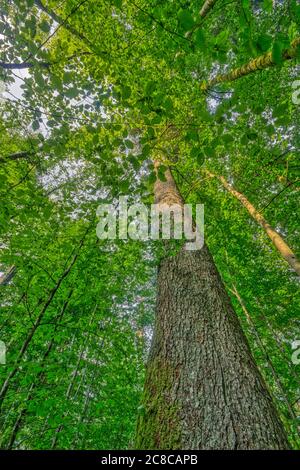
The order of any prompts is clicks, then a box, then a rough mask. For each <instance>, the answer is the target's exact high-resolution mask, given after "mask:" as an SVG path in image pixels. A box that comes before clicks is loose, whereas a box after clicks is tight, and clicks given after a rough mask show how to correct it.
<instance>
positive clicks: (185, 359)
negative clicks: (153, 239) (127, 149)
mask: <svg viewBox="0 0 300 470" xmlns="http://www.w3.org/2000/svg"><path fill="white" fill-rule="evenodd" d="M166 178H167V181H166V183H163V182H161V181H159V182H157V183H156V185H155V192H156V201H158V202H159V201H161V200H164V202H166V200H168V194H169V195H170V196H172V198H174V197H176V198H177V201H178V203H179V202H180V201H181V200H182V198H181V196H180V194H179V192H178V190H177V188H176V185H175V183H174V180H173V179H172V175H171V173H170V172H169V171H168V172H167V173H166ZM164 185H165V188H166V192H164V190H163V189H164ZM136 448H138V449H183V450H184V449H194V450H196V449H287V448H289V444H288V441H287V438H286V434H285V431H284V428H283V425H282V423H281V421H280V419H279V417H278V414H277V411H276V409H275V406H274V404H273V402H272V399H271V396H270V394H269V392H268V389H267V387H266V385H265V383H264V381H263V379H262V377H261V375H260V373H259V371H258V369H257V366H256V364H255V362H254V360H253V358H252V355H251V352H250V348H249V346H248V343H247V340H246V337H245V336H244V334H243V331H242V329H241V326H240V324H239V321H238V319H237V316H236V314H235V312H234V310H233V308H232V306H231V303H230V300H229V297H228V295H227V293H226V291H225V288H224V286H223V284H222V281H221V278H220V276H219V274H218V272H217V269H216V267H215V265H214V261H213V259H212V257H211V255H210V253H209V251H208V248H207V247H206V245H204V247H203V248H202V249H201V250H199V251H187V250H185V249H184V248H183V249H182V250H181V251H180V252H179V253H178V254H177V255H175V256H172V257H169V258H165V259H164V260H163V261H162V262H161V264H160V266H159V272H158V292H157V303H156V320H155V328H154V335H153V340H152V346H151V350H150V355H149V360H148V365H147V372H146V381H145V387H144V396H143V412H142V413H141V415H140V417H139V420H138V425H137V435H136Z"/></svg>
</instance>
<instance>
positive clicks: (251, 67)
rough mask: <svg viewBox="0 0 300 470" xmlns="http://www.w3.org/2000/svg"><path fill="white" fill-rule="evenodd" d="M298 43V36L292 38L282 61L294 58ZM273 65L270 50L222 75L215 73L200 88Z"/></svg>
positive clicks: (234, 78)
mask: <svg viewBox="0 0 300 470" xmlns="http://www.w3.org/2000/svg"><path fill="white" fill-rule="evenodd" d="M299 45H300V37H299V38H296V39H294V41H293V42H292V43H291V46H290V47H289V48H288V49H285V50H284V51H283V53H282V61H285V60H291V59H294V58H295V57H296V55H297V50H298V47H299ZM274 65H277V64H276V62H275V61H274V58H273V54H272V51H271V52H266V53H265V54H262V55H260V56H259V57H256V59H252V60H250V61H249V62H248V63H247V64H245V65H242V67H238V68H236V69H234V70H232V71H231V72H228V73H225V74H223V75H217V76H216V77H215V78H213V79H212V80H209V81H208V82H204V83H202V84H201V90H202V91H207V90H208V89H209V88H211V87H212V86H213V85H217V84H218V83H224V82H231V81H233V80H237V79H238V78H241V77H243V76H245V75H248V74H249V73H253V72H257V71H258V70H262V69H266V68H268V67H272V66H274Z"/></svg>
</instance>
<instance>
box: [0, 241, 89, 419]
mask: <svg viewBox="0 0 300 470" xmlns="http://www.w3.org/2000/svg"><path fill="white" fill-rule="evenodd" d="M83 242H84V239H82V240H81V241H80V244H79V248H78V250H77V253H76V254H75V255H74V256H73V258H72V260H71V262H70V264H69V266H68V267H67V268H66V269H65V271H64V272H63V273H62V275H61V276H60V278H59V279H58V281H57V283H56V285H55V286H54V287H53V289H51V291H50V293H49V296H48V299H47V300H46V302H45V304H44V306H43V308H42V310H41V311H40V313H39V315H38V316H37V318H36V320H35V322H34V324H33V325H32V327H31V329H30V330H29V332H28V334H27V336H26V338H25V340H24V342H23V344H22V346H21V348H20V350H19V352H18V355H17V358H16V360H15V363H14V365H13V368H12V369H11V371H10V372H9V374H8V376H7V378H6V380H5V381H4V383H3V385H2V388H1V390H0V411H1V409H2V404H3V401H4V399H5V397H6V394H7V392H8V389H9V387H10V383H11V380H12V379H13V378H14V376H15V375H16V373H17V372H18V370H19V367H20V363H21V361H22V359H23V357H24V355H25V353H26V351H27V349H28V347H29V345H30V343H31V340H32V338H33V336H34V334H35V332H36V331H37V329H38V327H39V326H40V324H41V322H42V320H43V318H44V315H45V313H46V311H47V310H48V307H49V305H50V304H51V302H52V300H53V298H54V297H55V295H56V293H57V291H58V290H59V288H60V286H61V284H62V282H63V280H64V279H65V278H66V277H67V276H68V274H69V273H70V271H71V269H72V267H73V265H74V264H75V262H76V260H77V258H78V255H79V251H80V249H81V248H82V246H83Z"/></svg>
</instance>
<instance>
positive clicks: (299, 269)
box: [206, 170, 300, 276]
mask: <svg viewBox="0 0 300 470" xmlns="http://www.w3.org/2000/svg"><path fill="white" fill-rule="evenodd" d="M206 173H207V174H208V175H209V176H211V177H215V178H217V179H218V180H219V181H220V182H221V183H222V185H223V186H224V188H225V189H227V191H229V192H230V194H232V195H233V196H235V197H236V198H237V199H238V200H239V201H240V202H241V203H242V204H243V206H244V207H245V208H246V209H247V211H248V212H249V214H250V215H251V217H252V218H253V219H254V220H255V221H256V222H258V223H259V225H260V226H261V227H262V228H263V229H264V230H265V232H266V234H267V235H268V237H269V238H270V239H271V241H272V243H273V245H274V246H275V248H277V250H278V251H279V253H280V254H281V256H282V257H283V259H285V261H287V262H288V263H289V265H290V267H291V268H292V269H293V270H294V271H295V272H296V273H297V274H298V276H300V261H299V260H298V259H297V257H296V255H295V253H294V252H293V251H292V250H291V248H290V247H289V245H288V244H287V243H286V242H285V241H284V239H283V238H282V236H281V235H280V234H279V233H278V232H277V231H276V230H275V229H274V228H273V227H271V225H270V224H269V223H268V222H267V221H266V219H265V218H264V217H263V216H262V215H261V214H260V212H258V211H257V210H256V209H255V207H254V206H253V205H252V204H251V202H250V201H249V200H248V199H247V198H246V196H244V194H242V193H239V192H238V191H237V190H236V189H234V188H233V186H231V185H230V184H229V183H227V181H226V179H225V178H224V176H218V175H215V174H213V173H210V172H209V171H208V170H206Z"/></svg>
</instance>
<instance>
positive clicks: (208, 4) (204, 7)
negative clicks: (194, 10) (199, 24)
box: [199, 0, 217, 18]
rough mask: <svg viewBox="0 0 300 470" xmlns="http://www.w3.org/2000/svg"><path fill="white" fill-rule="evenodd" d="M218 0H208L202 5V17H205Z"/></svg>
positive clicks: (200, 13)
mask: <svg viewBox="0 0 300 470" xmlns="http://www.w3.org/2000/svg"><path fill="white" fill-rule="evenodd" d="M216 1H217V0H206V1H205V2H204V3H203V5H202V7H201V10H200V12H199V15H200V16H201V18H205V17H206V15H207V13H208V12H209V11H210V10H211V9H212V7H213V6H214V4H215V3H216Z"/></svg>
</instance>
